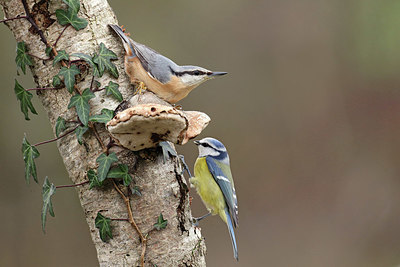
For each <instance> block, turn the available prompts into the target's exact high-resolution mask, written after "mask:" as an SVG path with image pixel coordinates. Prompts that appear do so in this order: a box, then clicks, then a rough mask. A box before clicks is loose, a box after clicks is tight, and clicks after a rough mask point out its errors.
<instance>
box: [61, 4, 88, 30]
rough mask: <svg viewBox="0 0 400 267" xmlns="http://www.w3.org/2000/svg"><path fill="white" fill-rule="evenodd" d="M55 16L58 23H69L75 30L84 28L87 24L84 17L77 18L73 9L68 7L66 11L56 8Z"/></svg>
mask: <svg viewBox="0 0 400 267" xmlns="http://www.w3.org/2000/svg"><path fill="white" fill-rule="evenodd" d="M56 16H57V20H58V23H60V24H61V25H63V26H64V25H68V24H71V26H72V27H74V28H75V30H77V31H79V30H82V29H84V28H86V26H87V24H88V22H87V20H86V19H83V18H78V16H77V15H76V13H75V12H74V10H73V9H68V11H65V10H63V9H57V10H56Z"/></svg>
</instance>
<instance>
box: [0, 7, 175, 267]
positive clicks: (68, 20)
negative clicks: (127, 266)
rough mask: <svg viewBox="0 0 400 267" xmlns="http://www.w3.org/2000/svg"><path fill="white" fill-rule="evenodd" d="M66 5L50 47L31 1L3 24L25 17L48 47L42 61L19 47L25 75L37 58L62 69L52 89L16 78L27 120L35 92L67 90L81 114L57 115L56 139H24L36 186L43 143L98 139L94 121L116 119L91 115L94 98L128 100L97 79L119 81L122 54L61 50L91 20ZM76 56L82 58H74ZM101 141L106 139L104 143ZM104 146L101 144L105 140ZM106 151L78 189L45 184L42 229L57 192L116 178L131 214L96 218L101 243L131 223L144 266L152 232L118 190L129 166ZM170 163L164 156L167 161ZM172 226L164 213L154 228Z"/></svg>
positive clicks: (106, 113) (115, 85) (22, 44)
mask: <svg viewBox="0 0 400 267" xmlns="http://www.w3.org/2000/svg"><path fill="white" fill-rule="evenodd" d="M62 1H63V2H64V3H65V4H66V7H67V8H66V9H57V10H56V13H55V14H56V18H57V22H58V23H59V24H60V25H61V26H64V28H63V30H62V31H61V32H60V34H59V36H58V37H57V39H56V41H55V42H54V44H50V43H49V42H48V41H47V39H46V37H45V35H44V34H43V32H42V30H41V29H40V28H39V27H38V25H37V24H36V22H35V20H34V19H33V17H32V14H31V11H30V10H29V8H28V5H27V2H26V0H21V3H22V5H23V7H24V10H25V13H26V14H25V15H24V16H18V17H15V18H9V19H4V20H2V21H0V22H7V21H11V20H17V19H26V20H28V21H29V23H30V24H31V25H32V28H33V30H34V33H36V34H38V35H39V36H40V40H41V41H42V42H43V43H44V44H45V45H46V48H45V51H43V52H44V54H45V55H46V56H47V57H48V58H42V57H39V56H36V55H33V54H31V53H29V48H28V47H27V45H26V43H25V42H23V41H21V42H18V43H17V50H16V53H17V55H16V58H15V62H16V65H17V68H18V69H20V70H21V71H22V72H23V74H26V67H27V66H28V67H33V59H32V57H34V58H38V59H40V60H43V61H50V60H52V67H55V68H59V71H58V73H57V74H56V75H55V76H54V77H52V85H53V87H48V88H29V89H25V88H24V87H23V86H22V85H21V84H20V83H19V82H18V81H17V80H15V86H14V92H15V95H16V97H17V100H18V101H19V103H20V108H21V111H22V113H23V114H24V117H25V120H30V118H29V115H30V113H31V114H34V115H37V112H36V110H35V108H34V106H33V104H32V97H33V95H32V93H31V92H30V91H34V90H62V89H64V88H66V89H67V90H68V92H69V93H70V94H71V97H70V101H69V104H68V109H74V110H75V111H76V120H69V121H68V120H66V119H65V118H63V117H58V118H57V120H56V123H55V133H56V138H54V139H51V140H47V141H43V142H40V143H36V144H34V145H31V144H30V143H29V142H28V139H27V137H26V136H25V137H24V138H23V141H22V154H23V159H24V162H25V180H26V182H27V183H28V184H29V183H30V180H31V178H32V179H33V180H34V181H35V182H36V183H39V181H38V175H37V169H36V164H35V160H36V159H37V158H38V157H39V156H40V153H39V150H38V147H39V146H40V145H43V144H47V143H51V142H54V141H56V140H59V139H61V138H63V137H65V136H67V135H70V134H72V133H75V135H76V138H77V141H78V143H79V144H81V145H82V144H83V139H82V138H83V135H84V134H85V133H86V132H87V131H88V130H89V129H91V128H92V129H93V131H94V133H95V135H96V136H97V133H96V131H95V128H94V127H93V123H103V124H106V123H107V122H108V121H110V120H111V119H112V118H113V116H114V111H112V110H109V109H102V110H101V113H100V114H94V115H90V104H89V100H90V99H92V98H94V97H95V94H94V92H98V91H102V90H105V94H106V95H107V96H110V97H113V98H115V99H116V100H117V101H119V102H122V101H123V96H122V94H121V92H120V91H119V84H118V83H116V82H113V81H109V83H108V85H106V86H104V88H101V84H100V83H99V82H98V81H97V80H96V78H100V77H102V76H103V75H104V73H105V72H108V73H109V74H111V75H112V76H113V77H114V78H118V76H119V73H118V70H117V67H116V66H115V65H114V63H113V61H114V60H116V59H118V57H117V55H116V54H115V53H114V52H113V51H111V50H110V49H108V48H107V47H106V46H105V45H104V44H103V43H100V45H99V48H98V52H97V53H93V54H91V55H88V54H85V53H68V52H67V51H65V50H57V43H58V42H59V40H61V39H62V35H63V33H64V32H65V30H66V29H67V28H68V27H72V28H74V29H75V30H76V31H79V30H82V29H84V28H86V26H87V25H88V21H87V20H86V19H85V18H81V17H79V16H78V13H79V10H80V1H79V0H62ZM73 58H77V59H78V60H72V59H73ZM83 61H84V62H86V63H88V65H89V66H90V69H91V74H92V82H91V85H90V87H89V88H86V89H84V90H83V91H82V92H81V91H80V90H78V88H77V86H76V84H77V75H79V74H81V71H80V69H79V64H80V62H83ZM99 142H101V140H99ZM101 144H102V142H101ZM102 146H103V148H104V152H103V153H102V154H100V156H98V158H97V159H96V163H97V164H98V167H97V169H89V170H88V171H87V180H86V181H84V182H82V183H79V184H73V185H60V186H55V185H54V184H53V183H51V182H50V181H49V179H48V177H46V178H45V179H44V183H43V186H42V198H43V207H42V212H41V222H42V223H41V224H42V229H43V231H45V225H46V220H47V214H50V215H51V216H52V217H54V216H55V213H54V210H53V204H52V201H51V200H52V197H53V196H54V195H55V193H56V190H57V189H60V188H67V187H76V186H83V185H86V184H89V189H93V188H98V187H102V186H104V181H105V180H106V179H111V181H112V183H113V185H114V187H115V189H116V190H117V191H118V193H119V194H120V195H121V197H122V198H123V199H124V200H125V203H127V209H128V216H129V218H127V219H125V218H124V219H119V218H115V219H112V218H107V217H105V216H103V215H102V214H101V213H100V212H99V213H98V214H97V217H96V219H95V226H96V228H98V229H99V236H100V238H101V240H102V241H104V242H107V241H108V240H109V239H110V238H112V237H113V235H112V227H111V221H113V220H115V221H128V222H130V223H131V224H132V226H133V227H135V229H136V230H137V232H138V234H139V237H140V239H141V241H142V244H143V248H142V259H141V260H142V262H143V257H144V251H145V248H146V242H147V239H146V238H147V235H148V234H149V233H147V234H146V235H143V234H142V233H141V232H140V230H139V228H138V227H137V225H136V224H135V222H134V220H133V217H132V211H131V208H130V204H129V199H128V201H126V200H127V197H126V196H125V195H124V193H123V192H122V191H121V190H120V189H119V187H118V186H117V185H116V183H115V182H114V180H115V179H118V180H121V181H122V183H123V185H124V186H129V185H130V184H131V183H132V181H133V178H132V176H131V174H130V173H129V169H128V166H127V165H126V164H122V163H119V160H118V157H117V155H116V154H115V153H109V152H108V150H109V148H110V146H112V142H110V144H109V145H108V146H107V147H106V146H104V145H103V144H102ZM162 148H163V151H164V150H165V152H166V153H167V154H168V153H171V154H172V153H173V152H174V151H169V150H167V149H168V146H162ZM164 160H165V158H164ZM131 190H132V193H134V194H136V195H138V196H141V192H140V188H139V187H137V186H131ZM165 227H167V220H165V219H164V218H163V216H162V214H160V215H159V217H158V218H157V222H156V223H155V224H154V228H153V230H161V229H164V228H165Z"/></svg>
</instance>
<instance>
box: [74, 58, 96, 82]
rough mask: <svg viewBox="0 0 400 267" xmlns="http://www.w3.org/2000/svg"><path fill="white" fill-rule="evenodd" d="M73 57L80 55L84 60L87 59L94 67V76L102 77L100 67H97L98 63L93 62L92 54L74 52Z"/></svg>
mask: <svg viewBox="0 0 400 267" xmlns="http://www.w3.org/2000/svg"><path fill="white" fill-rule="evenodd" d="M71 57H78V58H80V59H82V60H85V61H86V62H87V63H89V65H90V66H91V67H92V68H93V76H96V77H100V72H99V69H98V68H97V65H96V63H94V62H93V58H92V57H91V56H89V55H86V54H84V53H74V54H71Z"/></svg>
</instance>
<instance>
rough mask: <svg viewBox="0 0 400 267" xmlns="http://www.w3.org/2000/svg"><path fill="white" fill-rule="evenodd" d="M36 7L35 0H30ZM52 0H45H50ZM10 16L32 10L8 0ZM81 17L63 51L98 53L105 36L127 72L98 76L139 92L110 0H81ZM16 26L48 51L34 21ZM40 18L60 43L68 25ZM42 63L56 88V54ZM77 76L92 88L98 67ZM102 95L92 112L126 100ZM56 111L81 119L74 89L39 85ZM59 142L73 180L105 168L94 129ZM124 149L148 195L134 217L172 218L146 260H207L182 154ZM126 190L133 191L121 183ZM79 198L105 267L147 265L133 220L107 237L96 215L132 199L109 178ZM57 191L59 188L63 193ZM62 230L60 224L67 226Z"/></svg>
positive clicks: (40, 74) (127, 93) (146, 223)
mask: <svg viewBox="0 0 400 267" xmlns="http://www.w3.org/2000/svg"><path fill="white" fill-rule="evenodd" d="M27 2H28V6H29V9H32V6H33V4H34V2H33V1H27ZM44 2H45V1H44ZM48 2H49V5H48V10H49V12H50V14H52V15H51V18H54V19H55V15H54V14H55V10H56V9H58V8H63V9H66V6H65V5H64V4H63V3H62V1H61V0H57V1H53V0H52V1H48ZM0 4H1V5H2V7H3V9H4V13H5V16H6V18H12V17H16V16H18V15H22V16H23V15H25V11H24V7H23V5H22V2H21V1H20V0H0ZM78 16H80V17H82V18H85V19H86V20H87V21H88V22H89V23H88V26H87V27H86V28H85V29H83V30H81V31H76V30H75V29H74V28H72V27H68V28H67V29H66V30H65V32H64V33H63V35H62V37H61V39H60V40H59V42H58V44H57V50H63V49H64V50H66V52H67V53H69V54H71V53H78V52H81V53H86V54H92V53H94V52H98V47H99V44H100V43H101V42H102V43H104V44H105V45H106V46H107V47H108V48H109V49H111V50H113V51H114V52H115V53H116V54H117V55H118V57H119V60H118V61H115V64H116V66H117V68H118V71H119V73H120V76H119V79H118V80H117V81H116V80H115V79H114V78H112V77H110V76H109V74H107V73H106V74H105V75H104V76H103V77H101V78H99V79H96V80H98V81H99V82H100V83H101V84H102V87H104V85H106V84H108V81H110V80H113V81H114V82H118V83H119V85H120V90H121V93H122V95H123V96H124V99H128V98H130V97H131V96H132V95H133V88H132V85H130V84H129V81H128V79H127V76H126V74H125V71H124V68H123V50H122V45H121V43H120V41H119V40H118V39H117V38H116V37H115V36H114V35H112V34H111V32H110V30H109V28H108V26H107V25H108V24H118V23H117V20H116V17H115V15H114V13H113V11H112V10H111V8H110V6H109V5H108V3H107V1H105V0H81V9H80V11H79V14H78ZM6 24H7V25H8V26H9V28H10V30H11V31H12V32H13V34H14V36H15V38H16V40H17V41H24V42H25V43H26V45H27V47H28V49H29V53H31V54H33V55H36V56H39V57H42V58H46V55H45V48H46V47H45V45H44V43H43V42H42V41H41V40H40V37H39V35H38V34H36V33H31V32H30V31H29V28H30V27H31V24H30V23H29V22H28V21H27V20H26V19H18V20H13V21H8V22H7V23H6ZM38 24H39V28H40V29H41V30H42V31H43V33H44V36H45V37H46V38H47V40H48V41H49V43H51V44H53V43H54V42H55V41H56V39H57V37H58V36H59V34H60V32H61V31H62V30H63V28H64V27H63V26H61V25H59V24H58V23H57V22H54V23H53V24H52V25H51V26H49V27H48V28H45V27H43V26H41V25H40V23H39V22H38ZM33 60H34V66H33V67H31V71H32V74H33V77H34V80H35V82H36V83H37V85H38V87H52V85H51V84H52V78H53V76H54V75H56V74H57V73H58V71H59V67H57V66H56V67H53V66H52V61H43V60H39V59H37V58H33ZM81 76H82V77H81V80H80V81H79V82H78V83H77V87H78V90H79V91H83V90H84V89H85V88H88V87H89V86H90V83H91V78H92V76H91V74H86V76H85V74H81ZM95 94H96V97H95V98H93V99H91V100H90V102H89V103H90V106H91V114H99V113H100V111H101V109H103V108H108V109H112V110H113V109H115V108H116V107H117V106H118V104H119V103H118V102H117V101H116V100H114V99H113V98H112V97H110V96H106V95H105V92H104V91H100V92H96V93H95ZM38 97H39V98H40V100H41V102H42V104H43V106H44V108H45V110H46V111H47V115H48V118H49V120H50V123H51V125H52V128H53V129H54V126H55V122H56V120H57V118H58V117H59V116H62V117H63V118H65V119H67V120H76V112H75V110H74V109H68V108H67V106H68V103H69V100H70V98H71V94H70V93H68V92H67V90H66V89H65V88H64V89H61V90H43V91H38ZM95 127H96V128H97V132H98V133H99V136H100V138H101V140H102V141H103V142H104V143H105V144H107V143H108V142H109V134H108V132H107V131H106V130H105V127H104V126H103V125H100V124H95ZM57 145H58V149H59V151H60V154H61V156H62V158H63V161H64V164H65V166H66V169H67V171H68V173H69V176H70V178H71V180H72V181H73V182H74V183H75V184H77V183H81V182H83V181H86V180H87V177H86V173H87V171H88V170H89V169H95V168H96V167H97V165H96V162H95V159H96V158H97V157H98V156H99V155H100V154H101V153H102V152H103V150H102V147H101V146H100V144H99V142H98V140H97V139H96V137H95V135H94V134H93V131H90V132H88V133H87V134H85V135H84V145H79V144H78V142H77V139H76V137H75V135H74V134H71V135H68V136H66V137H64V138H62V139H60V140H59V141H57ZM111 151H112V152H116V153H117V155H118V158H119V160H120V162H123V163H125V164H128V166H129V171H130V173H131V174H132V176H133V178H134V180H135V181H136V185H137V186H138V187H139V188H140V189H141V193H142V196H141V197H139V196H133V195H131V196H130V204H131V206H132V211H133V218H134V220H135V222H136V224H137V225H138V227H139V229H140V230H141V232H142V233H143V234H146V233H149V231H150V230H151V229H152V228H153V225H154V223H155V222H156V220H157V217H158V216H159V214H160V213H162V214H163V216H164V218H165V219H167V220H168V226H167V227H166V228H165V229H163V230H161V231H151V232H150V234H149V236H148V237H147V249H146V253H145V257H144V259H145V265H146V266H154V265H157V266H205V250H206V248H205V244H204V241H203V238H202V237H201V233H200V230H199V229H198V228H195V227H194V226H193V225H192V223H191V221H190V220H191V217H192V216H191V212H190V207H189V195H188V189H187V185H186V182H185V179H184V177H183V176H182V174H181V164H180V162H179V160H178V159H177V158H172V159H170V160H168V161H166V162H165V163H164V162H163V159H162V155H161V150H160V149H146V150H142V151H139V152H132V151H128V150H126V149H122V148H120V147H113V148H111ZM120 188H121V190H123V192H124V193H125V195H127V196H129V194H128V192H127V190H126V189H125V188H123V186H120ZM77 192H78V195H79V199H80V202H81V205H82V208H83V210H84V213H85V216H86V221H87V223H88V225H89V228H90V234H91V237H92V240H93V242H94V244H95V246H96V250H97V255H98V260H99V263H100V266H138V265H140V259H141V253H142V246H143V244H142V243H141V240H140V238H139V235H138V233H137V232H136V231H135V229H134V228H133V227H132V226H131V224H130V223H129V222H126V221H112V223H111V225H112V231H113V239H111V240H110V241H109V242H103V241H101V239H100V237H99V232H98V229H96V227H95V217H96V215H97V212H98V211H101V213H102V214H103V215H104V216H107V217H110V218H128V212H127V206H126V203H124V201H123V199H122V198H121V196H120V195H119V194H118V192H117V191H116V190H115V188H114V187H113V184H112V183H111V181H107V182H106V183H105V185H104V186H103V187H102V188H100V189H97V188H94V189H89V185H88V184H86V185H84V186H80V187H77ZM55 197H57V195H55ZM61 230H62V229H60V231H61ZM38 231H39V229H38Z"/></svg>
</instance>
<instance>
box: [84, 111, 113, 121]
mask: <svg viewBox="0 0 400 267" xmlns="http://www.w3.org/2000/svg"><path fill="white" fill-rule="evenodd" d="M113 117H114V111H112V110H109V109H106V108H103V109H102V110H101V114H98V115H94V116H90V118H89V121H94V122H99V123H107V122H109V121H110V120H112V118H113Z"/></svg>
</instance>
